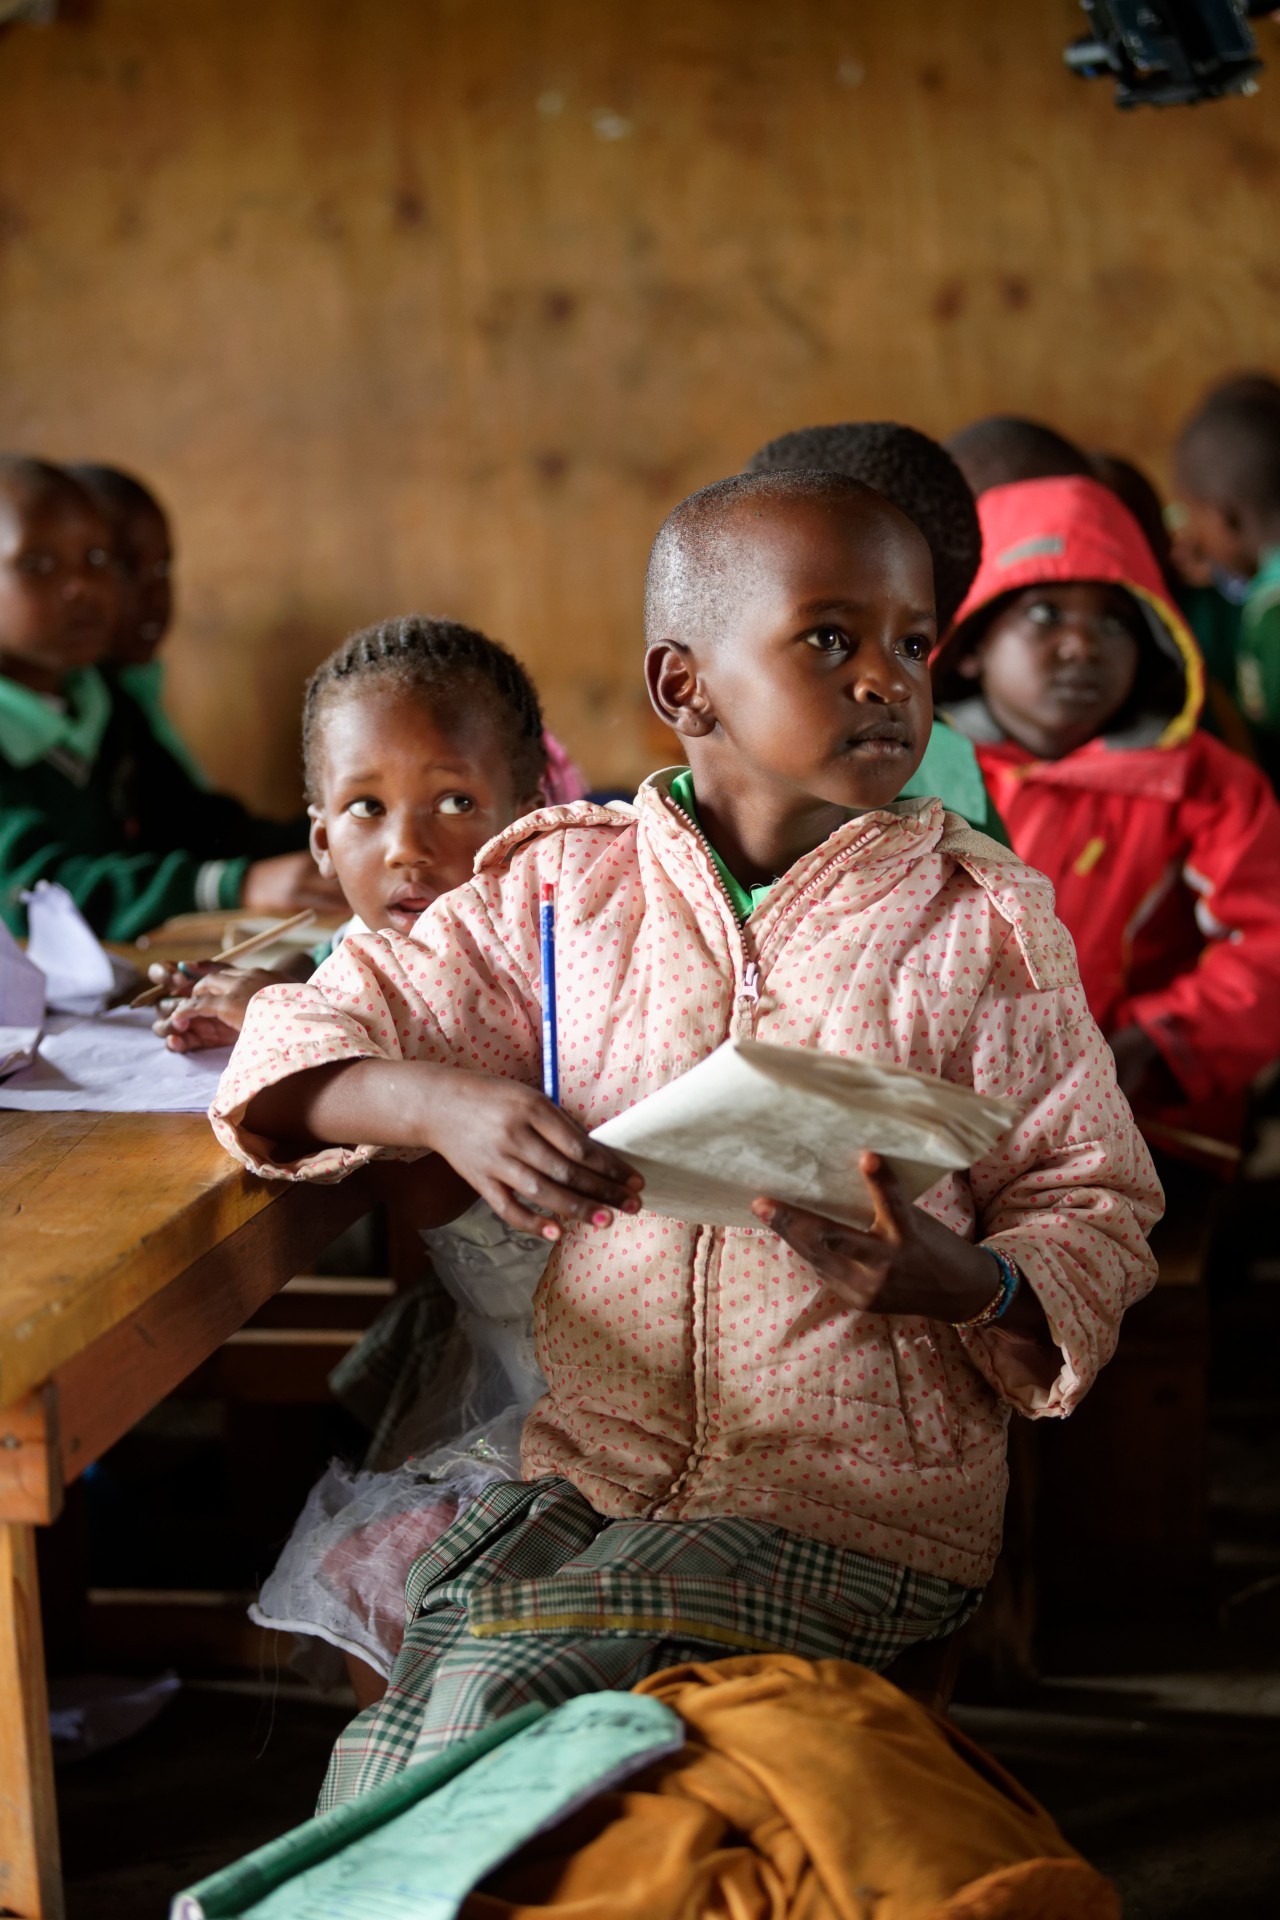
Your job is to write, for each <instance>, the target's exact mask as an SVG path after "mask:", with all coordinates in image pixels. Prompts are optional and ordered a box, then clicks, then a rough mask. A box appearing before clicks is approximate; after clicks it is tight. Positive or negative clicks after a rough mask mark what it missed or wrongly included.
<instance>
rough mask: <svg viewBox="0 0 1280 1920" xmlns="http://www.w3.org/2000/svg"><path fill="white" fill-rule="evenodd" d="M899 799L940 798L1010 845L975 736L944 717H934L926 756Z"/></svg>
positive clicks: (948, 808)
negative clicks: (975, 747)
mask: <svg viewBox="0 0 1280 1920" xmlns="http://www.w3.org/2000/svg"><path fill="white" fill-rule="evenodd" d="M898 798H899V800H941V802H942V804H943V806H944V807H946V809H947V810H948V812H949V813H958V814H960V816H961V817H962V818H963V819H965V820H967V821H968V822H969V825H970V826H971V827H976V828H977V829H978V831H979V833H985V834H988V835H989V836H990V838H991V839H992V840H998V841H999V842H1000V845H1001V846H1002V847H1007V846H1008V845H1009V835H1008V832H1007V830H1006V828H1005V824H1004V821H1003V820H1002V819H1001V818H1000V815H999V814H998V813H997V812H996V809H995V803H994V802H993V800H992V798H991V795H990V794H989V793H988V792H987V789H986V785H985V784H984V782H983V778H982V769H981V767H980V766H979V765H978V756H977V754H976V753H975V752H974V750H973V742H972V740H968V739H966V738H965V736H964V734H962V733H957V731H956V729H955V728H954V727H949V726H948V725H947V723H946V721H945V720H935V721H934V723H933V731H932V732H931V733H930V735H929V744H928V746H927V747H926V748H925V750H924V759H923V760H922V761H921V762H920V765H919V766H918V767H917V768H916V770H915V772H914V773H913V774H912V776H911V778H910V779H909V780H908V781H907V784H906V786H905V787H903V789H902V791H901V793H900V794H899V795H898Z"/></svg>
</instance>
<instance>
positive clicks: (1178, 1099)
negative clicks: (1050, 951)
mask: <svg viewBox="0 0 1280 1920" xmlns="http://www.w3.org/2000/svg"><path fill="white" fill-rule="evenodd" d="M978 505H979V512H980V515H981V519H982V533H983V561H982V566H981V569H980V570H979V573H978V576H977V578H976V579H975V581H974V583H973V586H972V587H971V588H970V591H969V595H968V598H967V599H966V600H965V602H964V604H963V606H962V607H961V609H960V612H959V614H958V615H957V618H956V624H955V626H954V627H953V628H952V631H951V634H950V635H949V637H948V638H947V640H946V641H945V642H944V643H943V645H942V647H941V648H940V649H939V652H938V655H937V658H936V661H935V680H936V682H937V693H938V699H939V702H940V704H943V705H944V707H945V710H946V711H947V713H948V717H949V718H950V719H951V720H952V722H953V724H955V725H956V726H958V727H960V728H961V729H962V730H963V731H964V732H966V733H968V735H969V736H970V738H971V739H972V740H973V741H974V744H975V746H976V748H977V752H978V759H979V762H980V764H981V767H982V772H983V777H984V778H985V780H986V782H987V786H988V788H989V790H990V792H991V795H992V798H993V799H994V801H995V803H996V806H997V808H998V809H999V811H1000V813H1001V815H1002V816H1003V818H1004V820H1005V822H1006V823H1007V825H1008V828H1009V833H1010V836H1011V838H1012V841H1013V845H1014V848H1015V850H1016V852H1017V853H1018V855H1019V856H1020V858H1021V859H1023V860H1025V861H1026V862H1027V863H1028V864H1029V865H1031V866H1034V867H1039V868H1040V869H1041V871H1042V872H1044V873H1046V874H1048V876H1049V878H1050V879H1051V880H1052V881H1053V884H1054V888H1055V890H1056V893H1057V906H1058V914H1059V917H1060V918H1061V919H1062V921H1063V922H1064V924H1065V925H1066V927H1067V928H1068V929H1069V931H1070V933H1071V935H1072V937H1073V939H1074V940H1075V943H1076V948H1077V952H1078V956H1079V962H1080V974H1081V979H1082V980H1083V983H1084V987H1085V991H1086V993H1087V995H1088V999H1089V1006H1090V1009H1091V1011H1092V1013H1093V1015H1094V1018H1095V1019H1096V1020H1097V1022H1098V1024H1099V1026H1100V1027H1101V1028H1102V1030H1103V1032H1104V1033H1105V1034H1106V1035H1107V1036H1108V1038H1109V1039H1110V1041H1111V1045H1112V1048H1113V1050H1114V1052H1115V1055H1116V1062H1117V1069H1118V1072H1119V1076H1120V1084H1121V1086H1122V1088H1123V1089H1124V1091H1125V1093H1126V1094H1127V1095H1128V1096H1129V1099H1130V1100H1131V1101H1132V1102H1133V1103H1134V1105H1135V1106H1136V1107H1138V1109H1139V1111H1140V1113H1141V1114H1142V1115H1144V1116H1146V1117H1147V1118H1148V1120H1152V1119H1154V1120H1155V1122H1156V1124H1155V1126H1154V1127H1153V1132H1154V1134H1155V1136H1156V1137H1157V1138H1159V1137H1160V1135H1161V1132H1162V1127H1161V1125H1160V1122H1161V1121H1163V1122H1164V1123H1165V1124H1166V1126H1167V1125H1168V1124H1169V1123H1172V1124H1173V1125H1175V1126H1177V1127H1179V1128H1181V1129H1183V1130H1186V1129H1191V1130H1194V1131H1195V1132H1197V1133H1213V1134H1217V1135H1218V1136H1220V1137H1225V1138H1231V1137H1233V1135H1237V1134H1238V1132H1239V1128H1240V1119H1241V1114H1242V1110H1243V1095H1244V1091H1245V1089H1246V1088H1247V1086H1248V1084H1249V1082H1250V1081H1251V1080H1252V1079H1253V1078H1254V1076H1255V1075H1256V1074H1257V1073H1259V1072H1260V1071H1261V1070H1262V1069H1263V1068H1264V1067H1266V1066H1268V1065H1269V1064H1270V1063H1271V1062H1272V1061H1273V1060H1275V1059H1276V1058H1277V1057H1280V808H1278V807H1277V804H1276V801H1275V799H1274V797H1273V795H1272V792H1271V789H1270V786H1269V785H1268V782H1267V780H1266V778H1265V776H1264V775H1263V774H1262V773H1260V772H1259V770H1258V769H1257V768H1256V767H1254V766H1251V765H1250V764H1249V763H1248V762H1247V761H1245V760H1242V759H1241V758H1240V756H1239V755H1238V754H1235V753H1232V752H1231V750H1230V749H1229V748H1227V747H1224V746H1223V745H1222V744H1221V743H1220V742H1219V741H1217V740H1214V739H1212V738H1211V737H1210V736H1209V735H1208V734H1206V733H1203V732H1201V731H1200V729H1199V727H1198V725H1197V721H1198V719H1199V715H1200V709H1201V705H1202V702H1203V699H1204V670H1203V666H1202V663H1201V659H1200V655H1199V653H1198V652H1197V650H1196V645H1195V642H1194V640H1193V639H1192V637H1191V634H1190V632H1189V631H1188V629H1187V627H1186V625H1185V623H1184V621H1183V620H1182V618H1181V616H1180V615H1179V613H1178V611H1177V608H1176V607H1175V606H1174V604H1173V602H1172V601H1171V600H1170V598H1169V595H1168V591H1167V589H1166V587H1165V585H1164V582H1163V579H1162V577H1161V574H1160V571H1159V568H1158V566H1157V565H1156V562H1155V559H1154V557H1153V555H1152V553H1151V549H1150V548H1149V546H1148V545H1147V542H1146V540H1145V539H1144V538H1143V535H1142V533H1141V530H1140V529H1139V527H1138V524H1137V522H1136V521H1135V520H1134V519H1133V517H1132V515H1131V514H1130V513H1129V512H1128V510H1127V509H1126V508H1125V507H1124V506H1123V505H1122V504H1121V503H1120V501H1119V500H1117V498H1116V497H1115V495H1114V494H1113V493H1112V492H1110V491H1109V489H1107V488H1106V487H1104V486H1102V485H1100V484H1099V483H1098V482H1097V481H1094V480H1089V479H1085V478H1077V477H1075V476H1072V477H1069V478H1058V479H1050V480H1031V481H1024V482H1021V483H1019V484H1017V485H1014V486H1004V487H995V488H993V489H992V490H991V491H990V492H988V493H985V494H983V496H982V497H981V499H980V500H979V503H978Z"/></svg>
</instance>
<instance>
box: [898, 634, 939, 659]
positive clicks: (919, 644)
mask: <svg viewBox="0 0 1280 1920" xmlns="http://www.w3.org/2000/svg"><path fill="white" fill-rule="evenodd" d="M902 651H903V652H904V653H905V654H906V656H907V658H908V660H927V659H928V658H929V655H930V653H931V652H932V651H933V645H932V642H931V641H930V640H929V639H928V638H927V637H926V636H925V635H924V634H923V633H909V634H908V635H907V637H906V639H905V640H904V641H903V642H902Z"/></svg>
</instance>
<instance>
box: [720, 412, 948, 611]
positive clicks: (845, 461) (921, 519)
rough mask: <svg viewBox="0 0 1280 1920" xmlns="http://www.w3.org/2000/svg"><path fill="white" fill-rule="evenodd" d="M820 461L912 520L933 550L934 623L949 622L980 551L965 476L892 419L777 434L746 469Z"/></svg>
mask: <svg viewBox="0 0 1280 1920" xmlns="http://www.w3.org/2000/svg"><path fill="white" fill-rule="evenodd" d="M789 467H809V468H813V467H822V468H825V469H826V471H827V472H828V473H843V474H845V475H847V476H848V478H849V479H851V480H861V481H862V482H863V483H864V485H866V486H868V487H874V488H875V490H876V492H877V493H882V494H883V495H884V497H885V499H886V500H889V501H892V503H893V505H894V506H895V507H897V508H898V510H899V512H901V513H905V514H906V516H907V518H908V520H914V521H915V523H916V525H917V526H918V527H919V529H920V531H921V533H922V534H923V535H924V537H925V539H926V540H927V541H928V543H929V551H930V553H932V555H933V590H934V595H935V597H936V599H937V603H938V631H939V633H943V632H945V631H946V629H947V628H948V627H949V626H950V625H951V622H952V620H953V619H954V618H955V616H956V613H957V611H958V610H959V608H960V606H961V604H962V602H963V600H964V597H965V595H966V594H967V593H968V591H969V588H970V587H971V586H972V585H973V581H974V577H975V575H976V574H977V571H978V566H979V563H980V561H981V559H982V528H981V525H980V524H979V521H978V509H977V507H976V506H975V504H974V498H973V493H972V491H971V489H970V486H969V483H968V481H967V480H966V479H965V477H964V475H963V474H962V473H961V471H960V469H959V467H958V466H957V465H956V463H955V461H954V460H953V459H952V457H951V455H950V454H949V453H948V452H947V450H946V448H945V447H942V446H940V445H939V444H938V442H937V441H936V440H931V439H930V438H929V436H928V434H927V433H918V432H917V431H916V429H915V428H914V427H901V426H898V425H897V424H896V423H895V422H894V421H892V420H859V421H846V422H844V423H843V424H841V425H839V426H831V427H801V428H799V429H798V430H797V431H796V432H795V433H784V434H780V435H779V437H778V438H777V439H776V440H770V441H769V442H768V444H767V445H766V446H763V447H761V448H760V451H759V452H758V453H754V454H753V455H752V456H751V458H750V460H748V462H747V466H746V471H747V472H748V473H776V472H778V471H780V470H781V469H784V468H789Z"/></svg>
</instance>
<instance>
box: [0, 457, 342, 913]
mask: <svg viewBox="0 0 1280 1920" xmlns="http://www.w3.org/2000/svg"><path fill="white" fill-rule="evenodd" d="M110 543H111V536H110V530H109V528H108V527H107V524H106V521H105V520H104V519H103V517H102V514H101V512H100V510H99V509H98V507H97V506H96V505H95V504H94V502H93V500H92V499H91V498H90V496H89V495H88V494H87V493H86V492H85V490H84V488H83V487H81V486H80V485H79V484H78V482H76V481H75V480H73V479H72V477H71V476H70V474H68V473H65V472H64V471H62V469H61V468H58V467H53V466H50V465H48V464H47V463H46V462H44V461H41V460H33V459H28V458H24V457H18V456H12V455H11V456H5V457H0V914H3V916H4V918H5V920H6V921H7V922H8V924H9V925H10V927H12V928H13V929H14V931H15V932H20V931H21V930H22V927H23V924H24V916H23V910H22V906H21V902H20V896H21V894H22V893H23V891H24V890H25V889H27V888H29V887H32V886H34V885H35V883H36V881H37V880H40V879H48V880H57V881H60V882H61V884H62V885H63V886H65V887H66V888H67V890H68V891H69V892H70V893H71V894H72V896H73V897H74V898H75V900H76V902H77V904H78V905H79V907H80V910H81V912H82V913H83V914H84V915H85V917H86V919H87V920H88V921H89V923H90V925H91V926H92V927H93V928H94V929H95V931H96V932H98V933H100V934H102V935H104V936H105V937H106V938H108V939H112V940H131V939H133V938H134V937H135V936H136V935H137V934H139V933H142V932H144V931H145V930H146V929H147V928H148V927H153V926H155V925H157V924H158V922H160V921H161V920H164V919H166V918H167V917H168V916H169V915H170V914H174V913H184V912H189V911H191V910H192V909H195V908H211V907H235V906H244V907H247V908H249V909H250V910H252V911H259V912H264V913H274V912H288V911H291V910H293V909H295V908H297V907H300V906H315V907H319V908H321V909H328V910H333V909H334V908H335V907H338V906H340V905H341V894H340V893H339V891H338V888H337V886H336V885H335V884H334V882H333V881H332V880H328V879H325V878H323V877H322V876H321V875H320V873H319V872H318V871H317V869H316V866H315V862H314V861H313V860H312V858H311V856H310V854H309V853H306V852H305V851H296V852H287V851H285V850H286V849H287V848H289V847H290V845H293V846H296V844H297V841H296V830H295V829H294V828H292V827H288V826H278V825H276V824H275V823H274V822H272V821H268V820H257V819H255V818H254V817H253V815H252V814H250V813H247V812H246V811H245V809H244V808H243V807H242V806H240V805H239V803H238V802H237V801H235V800H232V799H229V798H228V797H227V796H226V795H225V794H214V793H204V792H202V791H201V790H200V788H198V787H197V786H196V785H195V784H194V782H193V781H192V780H191V779H190V777H189V775H188V774H187V773H186V771H185V770H184V769H183V768H182V767H181V766H179V765H178V763H177V762H176V761H175V760H174V759H173V756H172V755H171V754H169V753H168V752H166V750H165V749H164V747H163V746H161V745H160V743H159V742H158V741H157V740H156V738H155V736H154V735H153V733H152V731H151V729H150V727H149V725H148V724H147V721H146V718H145V716H144V715H143V713H142V711H141V709H140V708H139V707H138V706H137V705H136V703H135V702H134V701H133V700H131V699H130V698H129V696H128V694H126V693H124V692H123V691H122V690H121V689H118V688H117V689H112V688H110V687H109V686H108V684H107V682H106V680H105V679H104V678H103V676H102V674H101V673H100V672H99V671H98V669H97V667H96V666H95V665H94V664H93V663H94V662H95V661H97V660H99V659H101V657H102V655H103V654H104V652H105V651H106V647H107V644H108V639H109V636H110V633H111V630H112V627H113V624H114V621H115V618H116V602H115V591H116V589H115V584H114V581H113V578H112V571H111V564H110Z"/></svg>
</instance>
